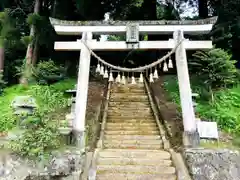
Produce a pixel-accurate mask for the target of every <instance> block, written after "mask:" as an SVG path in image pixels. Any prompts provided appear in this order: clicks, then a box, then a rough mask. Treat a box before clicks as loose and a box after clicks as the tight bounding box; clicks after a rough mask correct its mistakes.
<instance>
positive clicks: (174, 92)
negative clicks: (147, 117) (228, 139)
mask: <svg viewBox="0 0 240 180" xmlns="http://www.w3.org/2000/svg"><path fill="white" fill-rule="evenodd" d="M164 87H165V89H166V91H167V92H168V94H169V97H170V100H171V101H173V102H175V103H176V104H177V105H178V108H179V110H181V108H180V107H181V106H180V96H179V90H178V82H177V77H176V76H166V77H165V79H164ZM191 88H192V92H194V93H198V94H199V95H200V97H199V98H198V99H197V103H198V104H197V108H196V111H197V116H199V117H200V118H201V119H203V120H206V121H216V122H217V123H218V127H219V128H220V129H221V130H222V131H223V132H226V133H228V134H230V135H232V136H233V137H234V142H235V144H236V145H238V146H240V138H239V137H240V111H239V108H240V85H236V86H234V87H231V88H222V89H219V90H216V91H214V93H213V100H212V99H211V95H210V94H209V92H207V91H206V90H205V89H204V88H202V87H201V86H200V85H199V83H198V81H197V80H194V78H192V79H191ZM238 139H239V140H238Z"/></svg>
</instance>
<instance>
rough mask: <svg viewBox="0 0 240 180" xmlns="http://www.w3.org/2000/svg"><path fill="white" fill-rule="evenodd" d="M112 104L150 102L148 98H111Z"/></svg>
mask: <svg viewBox="0 0 240 180" xmlns="http://www.w3.org/2000/svg"><path fill="white" fill-rule="evenodd" d="M109 101H110V102H148V97H129V98H128V97H110V98H109Z"/></svg>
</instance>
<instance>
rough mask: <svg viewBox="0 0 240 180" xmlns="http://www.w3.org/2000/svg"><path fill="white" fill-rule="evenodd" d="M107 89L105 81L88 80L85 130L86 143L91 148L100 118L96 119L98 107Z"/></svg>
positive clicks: (95, 137)
mask: <svg viewBox="0 0 240 180" xmlns="http://www.w3.org/2000/svg"><path fill="white" fill-rule="evenodd" d="M106 90H107V83H104V82H101V81H90V82H89V88H88V101H87V114H86V130H87V145H88V146H89V148H90V149H93V148H94V147H95V144H96V140H97V138H98V135H99V127H100V121H101V119H96V116H97V113H98V108H99V106H100V105H101V104H102V102H103V100H104V97H105V93H106Z"/></svg>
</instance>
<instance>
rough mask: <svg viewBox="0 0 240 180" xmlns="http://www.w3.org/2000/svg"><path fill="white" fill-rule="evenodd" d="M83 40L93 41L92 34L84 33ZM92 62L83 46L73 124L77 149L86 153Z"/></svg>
mask: <svg viewBox="0 0 240 180" xmlns="http://www.w3.org/2000/svg"><path fill="white" fill-rule="evenodd" d="M82 40H83V41H86V42H87V41H89V40H92V33H91V32H84V33H83V34H82ZM90 60H91V53H90V51H89V50H88V48H87V47H86V46H83V47H82V49H81V52H80V60H79V68H78V69H79V70H78V80H77V95H76V107H75V119H74V123H73V131H74V134H75V137H76V143H77V147H78V148H80V150H82V151H85V117H86V109H87V97H88V84H89V71H90Z"/></svg>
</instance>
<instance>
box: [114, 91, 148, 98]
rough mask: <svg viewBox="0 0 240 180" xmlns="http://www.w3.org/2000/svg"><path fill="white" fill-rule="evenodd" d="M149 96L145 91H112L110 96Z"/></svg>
mask: <svg viewBox="0 0 240 180" xmlns="http://www.w3.org/2000/svg"><path fill="white" fill-rule="evenodd" d="M126 95H127V96H147V94H146V93H145V92H144V91H143V92H112V93H111V95H110V96H112V97H122V96H126Z"/></svg>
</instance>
